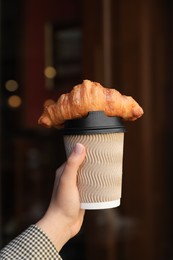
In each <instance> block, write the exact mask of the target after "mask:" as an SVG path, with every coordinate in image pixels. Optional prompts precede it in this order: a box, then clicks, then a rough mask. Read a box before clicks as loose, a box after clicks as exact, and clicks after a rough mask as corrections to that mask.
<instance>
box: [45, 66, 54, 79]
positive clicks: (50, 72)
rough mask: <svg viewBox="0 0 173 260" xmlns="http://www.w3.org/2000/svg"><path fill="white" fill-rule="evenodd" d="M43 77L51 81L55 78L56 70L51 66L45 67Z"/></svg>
mask: <svg viewBox="0 0 173 260" xmlns="http://www.w3.org/2000/svg"><path fill="white" fill-rule="evenodd" d="M44 75H45V76H46V77H47V78H49V79H53V78H54V77H55V76H56V69H55V68H54V67H51V66H49V67H46V68H45V70H44Z"/></svg>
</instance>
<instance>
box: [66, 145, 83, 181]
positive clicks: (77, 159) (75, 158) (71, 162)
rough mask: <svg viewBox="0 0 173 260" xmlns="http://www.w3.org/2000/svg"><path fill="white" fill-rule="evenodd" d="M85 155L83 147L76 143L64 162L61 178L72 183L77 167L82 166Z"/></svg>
mask: <svg viewBox="0 0 173 260" xmlns="http://www.w3.org/2000/svg"><path fill="white" fill-rule="evenodd" d="M85 154H86V152H85V147H84V146H83V145H82V144H80V143H77V144H76V145H75V147H74V149H73V152H72V153H71V155H70V156H69V158H68V160H67V162H66V165H65V168H64V172H63V176H62V177H63V178H68V181H73V182H74V179H76V176H77V171H78V169H79V166H80V165H81V164H82V162H83V160H84V158H85Z"/></svg>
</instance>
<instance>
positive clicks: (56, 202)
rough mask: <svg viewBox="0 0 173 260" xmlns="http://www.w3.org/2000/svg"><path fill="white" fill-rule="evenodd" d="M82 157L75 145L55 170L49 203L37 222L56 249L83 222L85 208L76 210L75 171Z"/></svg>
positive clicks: (79, 149) (78, 228)
mask: <svg viewBox="0 0 173 260" xmlns="http://www.w3.org/2000/svg"><path fill="white" fill-rule="evenodd" d="M84 158H85V147H84V146H83V145H82V144H77V145H76V146H75V148H74V150H73V152H72V153H71V155H70V156H69V158H68V160H67V162H66V163H64V164H63V165H62V166H61V167H60V168H59V169H58V170H57V171H56V179H55V184H54V190H53V194H52V199H51V202H50V205H49V207H48V210H47V212H46V214H45V215H44V217H43V218H42V219H41V220H40V221H38V223H37V225H38V226H39V227H40V228H41V229H42V230H43V231H44V232H45V233H46V234H47V235H48V237H49V238H50V239H51V240H52V242H53V243H54V245H55V247H56V248H57V250H58V251H60V249H61V248H62V247H63V245H64V244H65V243H66V242H67V241H68V240H69V239H70V238H72V237H73V236H75V235H76V234H77V233H78V232H79V230H80V228H81V225H82V223H83V218H84V213H85V211H84V210H83V209H80V198H79V192H78V188H77V171H78V169H79V166H80V165H81V163H82V162H83V160H84Z"/></svg>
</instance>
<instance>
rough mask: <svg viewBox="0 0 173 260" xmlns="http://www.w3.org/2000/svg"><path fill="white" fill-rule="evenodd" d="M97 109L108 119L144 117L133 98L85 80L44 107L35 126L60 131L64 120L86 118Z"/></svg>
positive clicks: (132, 119)
mask: <svg viewBox="0 0 173 260" xmlns="http://www.w3.org/2000/svg"><path fill="white" fill-rule="evenodd" d="M99 110H102V111H104V113H105V114H106V115H107V116H118V117H121V118H123V119H124V120H130V121H134V120H136V119H137V118H139V117H141V116H142V114H143V109H142V108H141V107H140V106H139V104H138V103H137V102H136V101H135V100H134V99H133V98H132V97H130V96H125V95H121V93H120V92H119V91H117V90H115V89H109V88H105V87H103V86H102V85H101V84H100V83H97V82H92V81H90V80H84V81H83V82H82V84H79V85H76V86H75V87H74V88H73V89H72V91H71V92H70V93H67V94H62V95H61V96H60V97H59V99H58V100H57V102H54V101H53V102H52V103H51V104H49V105H47V106H45V107H44V111H43V113H42V115H41V116H40V118H39V120H38V123H39V124H41V125H43V126H45V127H49V128H50V127H56V128H59V127H62V126H63V123H64V122H65V121H66V120H69V119H75V118H81V117H85V116H86V115H87V114H88V112H89V111H99Z"/></svg>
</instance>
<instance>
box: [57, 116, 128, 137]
mask: <svg viewBox="0 0 173 260" xmlns="http://www.w3.org/2000/svg"><path fill="white" fill-rule="evenodd" d="M61 131H62V133H63V135H75V134H97V133H119V132H125V131H126V129H125V126H124V124H123V122H122V119H121V118H120V117H116V116H115V117H110V116H106V115H105V113H104V112H103V111H94V112H89V113H88V115H87V116H86V117H84V118H78V119H73V120H67V121H66V122H65V124H64V128H63V129H62V130H61Z"/></svg>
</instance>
